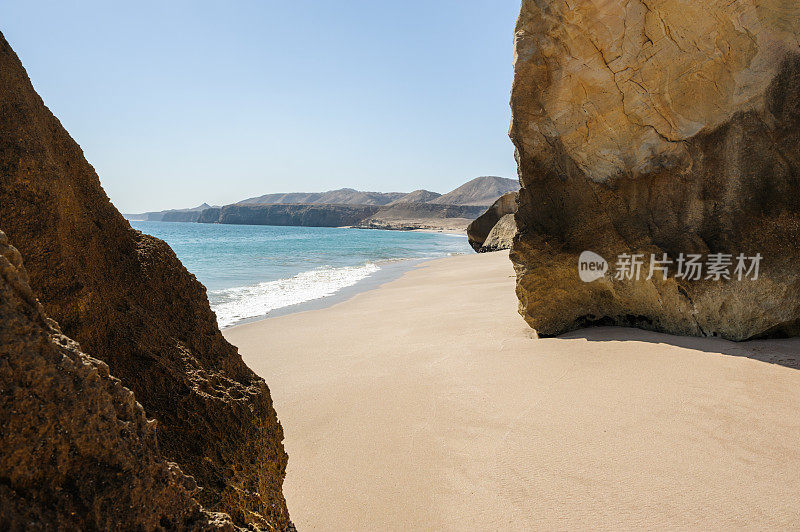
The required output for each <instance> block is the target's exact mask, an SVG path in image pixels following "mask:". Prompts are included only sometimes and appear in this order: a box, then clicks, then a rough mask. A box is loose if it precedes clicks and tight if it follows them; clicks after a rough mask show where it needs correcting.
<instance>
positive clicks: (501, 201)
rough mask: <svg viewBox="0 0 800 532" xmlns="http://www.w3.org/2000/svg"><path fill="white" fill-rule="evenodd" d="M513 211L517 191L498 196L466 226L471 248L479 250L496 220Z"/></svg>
mask: <svg viewBox="0 0 800 532" xmlns="http://www.w3.org/2000/svg"><path fill="white" fill-rule="evenodd" d="M515 212H517V193H516V192H509V193H507V194H503V195H502V196H500V197H499V198H498V199H497V201H495V202H494V203H493V204H492V206H491V207H489V208H488V209H486V212H484V213H483V214H481V215H480V216H478V217H477V218H476V219H475V220H473V221H472V223H470V224H469V226H467V240H468V241H469V245H470V246H472V249H474V250H475V251H477V252H480V251H481V248H482V247H483V243H484V242H485V241H486V238H487V237H488V236H489V233H490V232H491V231H492V229H493V228H494V226H495V225H497V222H499V221H500V219H501V218H502V217H504V216H506V215H508V214H514V213H515Z"/></svg>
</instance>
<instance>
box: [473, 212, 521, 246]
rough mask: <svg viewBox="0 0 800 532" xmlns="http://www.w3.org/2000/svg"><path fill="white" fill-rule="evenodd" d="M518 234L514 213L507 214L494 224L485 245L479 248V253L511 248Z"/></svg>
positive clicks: (484, 242)
mask: <svg viewBox="0 0 800 532" xmlns="http://www.w3.org/2000/svg"><path fill="white" fill-rule="evenodd" d="M516 235H517V223H516V222H515V221H514V215H513V214H506V215H505V216H503V217H502V218H500V220H499V221H498V222H497V223H496V224H494V227H492V230H491V231H489V235H488V236H487V237H486V240H484V241H483V245H482V246H481V247H480V249H479V250H478V252H479V253H486V252H489V251H500V250H501V249H511V245H512V243H513V242H514V237H515V236H516Z"/></svg>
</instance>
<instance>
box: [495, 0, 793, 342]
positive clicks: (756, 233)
mask: <svg viewBox="0 0 800 532" xmlns="http://www.w3.org/2000/svg"><path fill="white" fill-rule="evenodd" d="M798 35H800V4H798V3H797V2H791V1H787V0H764V1H756V0H733V1H725V2H722V1H711V2H684V1H679V0H661V1H650V0H634V1H630V2H628V1H626V2H623V1H621V0H617V1H610V2H600V3H598V2H592V1H589V0H577V1H576V2H572V3H570V4H565V3H559V2H555V1H552V0H524V1H523V2H522V11H521V14H520V17H519V20H518V23H517V28H516V35H515V47H516V53H515V64H514V84H513V88H512V98H511V105H512V113H513V119H512V125H511V131H510V135H511V138H512V140H513V142H514V144H515V146H516V150H517V161H518V165H519V175H520V181H521V183H522V186H523V188H522V190H521V191H520V200H519V211H518V213H517V216H516V221H517V225H518V228H519V236H518V237H517V238H516V239H515V242H514V245H513V249H512V253H511V257H512V260H513V261H514V263H515V267H516V270H517V279H518V282H517V293H518V296H519V299H520V311H521V313H522V315H523V316H524V317H525V319H526V320H527V321H528V323H529V324H530V325H531V326H532V327H534V328H536V329H537V330H538V331H539V333H540V334H543V335H555V334H560V333H562V332H565V331H568V330H570V329H575V328H578V327H581V326H585V325H591V324H596V323H603V324H618V325H629V326H638V327H643V328H647V329H652V330H657V331H665V332H670V333H677V334H686V335H718V336H722V337H725V338H729V339H733V340H744V339H747V338H752V337H757V336H773V335H775V336H778V335H795V334H798V333H800V321H799V320H800V298H798V296H797V294H798V293H800V269H799V268H798V259H800V256H798V251H797V246H796V243H797V242H798V238H799V237H800V194H799V193H798V192H800V55H798ZM583 251H592V252H595V253H597V254H599V255H600V256H602V257H604V258H605V259H606V260H608V261H609V263H610V269H609V272H608V274H607V275H605V276H601V277H600V278H599V279H597V280H595V281H593V282H586V283H584V282H582V281H581V280H580V279H579V273H578V257H579V256H580V254H581V253H582V252H583ZM623 253H627V254H642V255H643V256H644V260H645V261H646V262H649V260H650V257H651V255H654V256H656V257H657V258H658V259H662V258H664V257H663V254H664V253H666V254H667V259H668V260H676V259H678V258H680V254H681V253H683V254H699V255H701V256H702V262H703V263H704V264H705V265H706V267H707V264H708V262H709V261H712V259H711V258H710V257H709V255H713V254H719V253H721V254H723V256H724V258H723V260H728V259H727V255H732V256H733V257H732V258H733V262H734V264H733V266H731V268H730V270H731V271H730V274H732V279H731V280H725V279H724V278H722V279H721V280H715V278H714V277H713V276H712V277H711V278H708V279H707V278H706V276H707V273H708V269H706V270H704V271H703V273H702V278H701V279H700V280H689V279H688V278H687V277H686V276H684V277H681V278H676V277H677V276H678V274H679V273H680V272H679V271H678V264H677V262H675V263H673V264H672V265H671V266H669V267H668V270H667V277H666V278H665V277H664V275H663V272H661V271H657V272H656V273H655V275H654V276H653V277H652V278H651V279H649V280H648V279H646V277H647V276H648V273H649V272H647V271H645V272H644V274H643V275H642V278H641V279H639V280H638V281H637V280H636V279H635V278H633V276H631V278H627V276H626V278H623V279H616V278H615V277H616V276H617V273H618V272H617V271H615V264H616V262H617V260H618V257H619V256H620V254H623ZM739 254H743V255H744V257H745V258H747V257H755V256H756V254H760V255H761V256H762V257H763V259H762V260H761V262H760V272H759V278H758V280H752V276H751V277H749V278H747V277H746V278H744V279H743V280H741V281H739V280H738V278H737V276H736V275H735V274H734V271H735V270H734V268H735V266H737V257H738V255H739ZM622 260H623V262H624V261H625V259H624V258H623V259H622ZM750 265H752V261H751V262H749V263H747V266H748V267H749V266H750ZM648 266H649V264H645V268H644V269H646V268H647V267H648ZM624 272H625V270H624V269H623V273H624ZM683 273H684V274H685V273H686V270H685V269H684V271H683ZM691 277H692V276H689V278H691Z"/></svg>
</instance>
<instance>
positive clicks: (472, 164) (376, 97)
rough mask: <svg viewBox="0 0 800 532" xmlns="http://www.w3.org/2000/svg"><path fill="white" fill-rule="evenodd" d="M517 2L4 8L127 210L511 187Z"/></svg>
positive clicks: (23, 50) (54, 104)
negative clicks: (312, 194)
mask: <svg viewBox="0 0 800 532" xmlns="http://www.w3.org/2000/svg"><path fill="white" fill-rule="evenodd" d="M518 11H519V0H427V1H416V0H408V1H404V2H396V1H395V2H384V1H380V0H370V1H361V0H339V1H335V0H330V1H328V0H317V1H310V0H284V1H281V2H277V1H268V0H264V1H226V2H223V1H214V2H211V1H183V0H169V1H164V0H161V1H150V0H145V1H139V0H137V1H136V2H107V1H70V0H60V1H57V2H42V1H34V0H3V1H2V2H0V20H1V21H2V23H1V26H0V28H1V29H2V31H3V33H4V35H5V36H6V39H8V41H9V42H10V43H11V45H12V47H13V48H14V49H15V50H16V52H17V54H18V55H19V56H20V58H21V59H22V62H23V64H24V65H25V67H26V69H27V70H28V74H29V75H30V77H31V80H32V81H33V84H34V86H35V87H36V89H37V91H38V92H39V94H40V95H41V96H42V98H43V99H44V101H45V103H46V104H47V105H48V106H49V107H50V109H51V110H52V111H53V112H54V113H55V115H56V116H58V117H59V118H60V119H61V121H62V123H63V124H64V126H65V127H66V128H67V130H68V131H69V132H70V133H71V134H72V136H73V137H74V138H75V139H76V140H77V141H78V143H79V144H80V145H81V147H82V148H83V150H84V152H85V154H86V157H87V159H88V160H89V162H91V163H92V164H93V165H94V167H95V168H96V169H97V171H98V173H99V174H100V179H101V181H102V183H103V186H104V188H105V190H106V192H107V193H108V195H109V196H110V197H111V199H112V201H113V202H114V203H115V204H116V205H117V207H118V208H119V209H120V210H122V211H123V212H138V211H144V210H160V209H165V208H175V207H188V206H193V205H196V204H199V203H202V202H203V201H207V202H209V203H219V204H222V203H230V202H232V201H236V200H239V199H242V198H245V197H249V196H256V195H261V194H266V193H270V192H289V191H316V190H329V189H334V188H339V187H344V186H347V187H352V188H357V189H361V190H378V191H411V190H413V189H417V188H427V189H430V190H435V191H438V192H446V191H448V190H450V189H452V188H454V187H456V186H458V185H460V184H461V183H463V182H464V181H466V180H468V179H471V178H473V177H476V176H479V175H500V176H504V177H511V178H513V177H515V176H516V168H515V164H514V156H513V153H514V152H513V147H512V145H511V142H510V141H509V140H508V136H507V131H508V124H509V119H510V111H509V106H508V100H509V91H510V87H511V74H512V59H513V29H514V23H515V19H516V16H517V14H518Z"/></svg>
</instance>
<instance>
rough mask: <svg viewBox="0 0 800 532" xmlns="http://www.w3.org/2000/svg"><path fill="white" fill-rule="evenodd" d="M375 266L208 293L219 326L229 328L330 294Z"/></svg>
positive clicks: (317, 271) (320, 270)
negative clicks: (242, 321)
mask: <svg viewBox="0 0 800 532" xmlns="http://www.w3.org/2000/svg"><path fill="white" fill-rule="evenodd" d="M379 269H380V267H379V266H378V265H376V264H374V263H371V262H368V263H366V264H364V265H362V266H347V267H342V268H317V269H315V270H311V271H307V272H302V273H298V274H297V275H295V276H293V277H290V278H288V279H278V280H277V281H266V282H262V283H258V284H254V285H250V286H239V287H235V288H228V289H225V290H214V291H211V292H209V293H208V295H209V299H210V302H211V309H212V310H213V311H214V312H215V313H216V314H217V322H218V323H219V326H220V327H221V328H222V327H229V326H231V325H233V324H235V323H237V322H239V321H241V320H244V319H247V318H255V317H258V316H264V315H265V314H267V313H268V312H270V311H272V310H275V309H279V308H283V307H288V306H290V305H297V304H298V303H305V302H306V301H312V300H314V299H320V298H323V297H327V296H330V295H333V294H335V293H336V292H338V291H339V290H341V289H342V288H345V287H348V286H352V285H354V284H356V283H357V282H358V281H360V280H362V279H364V278H366V277H368V276H369V275H371V274H373V273H375V272H377V271H378V270H379Z"/></svg>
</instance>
